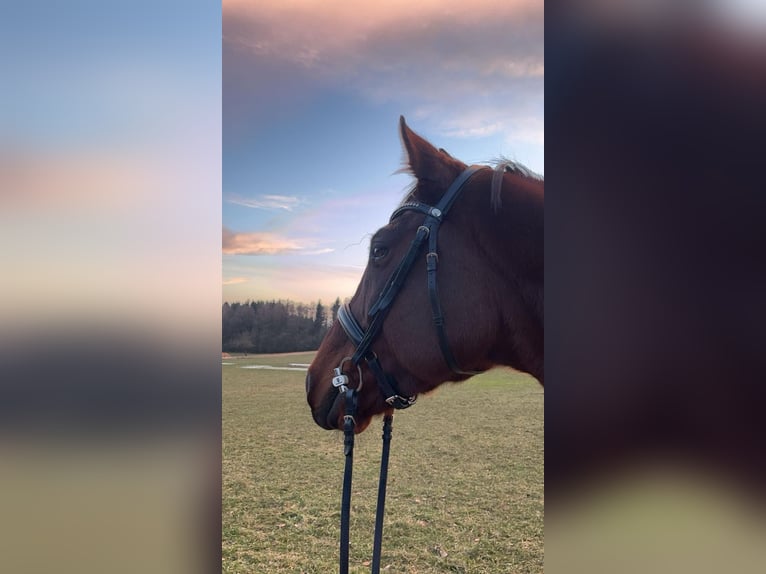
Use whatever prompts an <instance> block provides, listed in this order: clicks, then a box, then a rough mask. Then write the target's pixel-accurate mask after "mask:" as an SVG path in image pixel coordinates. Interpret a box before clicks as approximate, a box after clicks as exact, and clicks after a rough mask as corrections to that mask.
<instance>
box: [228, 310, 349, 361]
mask: <svg viewBox="0 0 766 574" xmlns="http://www.w3.org/2000/svg"><path fill="white" fill-rule="evenodd" d="M340 305H341V301H340V298H337V299H336V300H335V303H333V305H332V306H331V307H330V308H329V309H328V308H327V307H325V306H324V305H322V302H321V301H319V302H318V303H310V304H305V303H296V302H294V301H290V300H280V301H247V302H245V303H224V304H223V346H222V350H223V351H225V352H227V353H289V352H293V351H313V350H315V349H318V348H319V343H321V342H322V338H323V337H324V335H325V333H326V332H327V330H328V329H329V328H330V325H332V324H333V322H334V321H335V320H336V318H337V317H338V309H339V308H340Z"/></svg>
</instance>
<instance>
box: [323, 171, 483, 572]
mask: <svg viewBox="0 0 766 574" xmlns="http://www.w3.org/2000/svg"><path fill="white" fill-rule="evenodd" d="M480 169H482V166H475V165H474V166H470V167H468V168H466V169H465V170H464V171H463V172H462V173H461V174H460V175H459V176H458V177H457V178H456V179H455V181H453V182H452V184H451V185H450V186H449V188H448V189H447V191H446V192H445V193H444V195H443V196H442V198H441V200H440V201H439V203H438V204H437V205H436V206H435V207H432V206H430V205H426V204H424V203H421V202H418V201H410V202H406V203H404V204H402V205H401V206H399V207H398V208H397V209H396V210H395V211H394V213H393V214H392V215H391V219H390V221H393V220H394V219H396V218H397V217H398V216H400V215H401V214H402V213H404V212H406V211H416V212H419V213H422V214H423V215H424V216H425V218H424V220H423V223H422V224H421V225H420V227H418V230H417V232H416V234H415V237H414V238H413V240H412V242H411V243H410V247H409V250H408V251H407V254H406V255H405V256H404V258H403V259H402V260H401V261H400V262H399V265H398V266H397V267H396V269H395V270H394V272H393V273H392V274H391V277H390V278H389V279H388V281H387V282H386V284H385V286H384V287H383V289H382V291H381V293H380V295H379V296H378V299H377V301H376V302H375V304H374V305H373V306H372V307H371V308H370V310H369V311H368V313H367V316H368V317H369V327H367V330H366V331H365V330H364V329H363V328H362V327H361V326H360V325H359V322H358V321H357V320H356V318H355V317H354V315H353V313H352V312H351V308H350V307H349V306H348V304H345V305H343V306H342V307H341V308H340V309H339V310H338V321H339V323H340V325H341V327H343V330H344V331H345V333H346V335H347V336H348V338H349V339H351V341H352V342H353V343H354V345H356V350H355V351H354V354H353V356H352V357H347V358H345V359H343V361H341V364H340V365H339V366H338V367H336V368H335V373H334V374H335V376H334V377H333V380H332V384H333V386H334V387H335V388H337V389H338V391H339V392H341V393H343V394H344V400H345V413H346V414H345V415H344V422H343V434H344V440H343V445H344V454H345V457H346V463H345V469H344V472H343V494H342V499H341V517H340V525H341V526H340V528H341V532H340V574H348V555H349V538H350V537H349V523H350V514H351V478H352V474H353V464H354V429H355V427H356V421H355V420H354V417H355V416H356V407H357V395H358V392H359V390H360V389H361V387H362V371H361V367H360V363H361V361H362V360H364V361H365V363H366V364H367V366H368V367H369V369H370V371H371V372H372V373H373V375H374V376H375V381H376V382H377V384H378V388H379V389H380V391H381V393H382V394H383V397H384V398H385V401H386V403H388V404H389V405H390V406H391V408H393V409H406V408H408V407H410V406H412V405H413V404H414V403H415V401H416V400H417V395H412V396H404V395H402V394H401V392H400V391H399V388H398V384H397V382H396V380H395V379H394V377H393V376H392V375H390V374H388V373H386V372H385V371H384V370H383V367H382V366H381V364H380V361H379V360H378V356H377V355H376V354H375V352H374V351H373V350H372V349H371V346H372V343H373V341H374V340H375V338H376V337H377V336H378V334H379V333H380V330H381V329H382V327H383V321H384V319H385V317H386V315H387V314H388V311H389V309H390V308H391V305H392V304H393V302H394V299H395V298H396V296H397V295H398V294H399V291H400V290H401V288H402V286H403V285H404V281H405V280H406V278H407V275H408V274H409V272H410V269H412V266H413V264H414V263H415V259H416V257H417V256H418V254H419V253H420V251H421V248H422V247H423V245H424V244H425V242H426V239H428V252H427V253H426V272H427V287H428V296H429V300H430V304H431V314H432V320H433V323H434V326H435V327H436V332H437V335H438V340H439V347H440V349H441V352H442V356H443V357H444V361H445V362H446V363H447V365H448V366H449V368H450V369H451V370H452V371H453V372H454V373H456V374H460V375H475V374H478V373H477V372H475V371H465V370H463V369H461V368H460V367H459V366H458V363H457V361H456V360H455V356H454V354H453V353H452V349H451V348H450V345H449V342H448V341H447V334H446V332H445V330H444V315H443V313H442V310H441V305H440V303H439V292H438V289H437V284H436V270H437V267H438V263H439V254H438V249H437V247H438V246H437V238H438V234H439V227H440V226H441V224H442V221H443V220H444V217H445V216H446V215H447V213H448V212H449V210H450V208H451V207H452V205H453V203H454V202H455V200H456V199H457V198H458V196H459V195H460V192H461V191H462V189H463V187H464V186H465V184H466V183H467V182H468V181H469V180H470V179H471V177H472V176H473V175H474V174H475V173H476V172H477V171H478V170H480ZM346 361H351V363H352V364H353V365H354V366H356V367H357V369H358V370H359V386H358V387H357V388H356V389H351V388H349V386H348V383H349V378H348V376H347V375H345V374H343V365H344V364H345V363H346ZM392 425H393V414H390V413H387V414H385V415H384V417H383V450H382V453H381V460H380V478H379V481H378V501H377V509H376V512H375V535H374V542H373V556H372V566H371V572H372V574H378V573H379V572H380V555H381V545H382V540H383V514H384V507H385V503H386V482H387V479H388V455H389V450H390V443H391V428H392Z"/></svg>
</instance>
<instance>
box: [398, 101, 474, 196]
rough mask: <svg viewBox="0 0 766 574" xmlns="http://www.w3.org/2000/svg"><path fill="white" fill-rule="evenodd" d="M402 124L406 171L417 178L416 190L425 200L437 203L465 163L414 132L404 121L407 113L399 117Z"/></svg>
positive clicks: (400, 124) (400, 125)
mask: <svg viewBox="0 0 766 574" xmlns="http://www.w3.org/2000/svg"><path fill="white" fill-rule="evenodd" d="M399 128H400V135H401V138H402V144H403V146H404V151H405V153H406V154H407V157H406V164H407V167H406V168H405V171H409V172H411V173H412V175H414V176H415V177H416V178H417V180H418V185H417V186H416V188H415V194H416V195H417V196H418V197H420V199H422V200H423V201H426V202H428V203H436V202H437V201H438V200H439V199H440V198H441V196H442V194H443V193H444V191H445V190H446V189H447V188H448V187H449V185H450V184H451V183H452V182H453V180H454V179H455V178H456V177H457V176H458V175H460V172H462V171H463V170H464V169H465V167H466V166H465V164H464V163H463V162H461V161H459V160H456V159H455V158H453V157H452V156H450V155H449V154H448V153H447V152H446V151H444V150H443V149H436V148H435V147H434V146H433V145H431V144H430V143H429V142H428V141H426V140H425V139H423V138H422V137H420V136H419V135H418V134H416V133H415V132H413V131H412V130H411V129H410V128H409V126H407V123H406V122H405V121H404V116H400V117H399Z"/></svg>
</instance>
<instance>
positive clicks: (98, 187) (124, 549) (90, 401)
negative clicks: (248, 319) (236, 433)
mask: <svg viewBox="0 0 766 574" xmlns="http://www.w3.org/2000/svg"><path fill="white" fill-rule="evenodd" d="M0 70H2V89H1V90H0V101H1V102H2V105H0V253H2V255H1V256H0V260H2V262H3V270H2V281H1V282H0V293H2V296H1V297H0V508H2V509H3V510H2V518H0V571H3V572H78V573H82V572H179V573H180V572H184V573H186V572H195V571H210V570H211V569H212V570H215V569H218V568H219V567H220V566H219V564H220V561H219V558H218V556H219V552H220V512H219V505H220V488H219V484H220V438H219V428H220V375H219V370H218V361H219V351H220V314H219V305H220V266H221V253H220V252H221V243H220V242H221V235H220V219H221V8H220V4H218V3H214V2H145V1H141V0H139V1H138V2H121V1H117V2H108V3H100V2H91V1H82V0H75V1H74V2H66V3H57V2H14V3H4V4H3V7H2V8H1V9H0Z"/></svg>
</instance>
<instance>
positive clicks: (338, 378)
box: [332, 367, 348, 393]
mask: <svg viewBox="0 0 766 574" xmlns="http://www.w3.org/2000/svg"><path fill="white" fill-rule="evenodd" d="M334 371H335V376H334V377H333V378H332V386H333V387H335V388H336V389H338V390H339V391H340V392H341V393H345V392H346V391H347V390H348V376H346V375H344V374H343V373H342V372H341V371H340V367H335V369H334Z"/></svg>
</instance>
